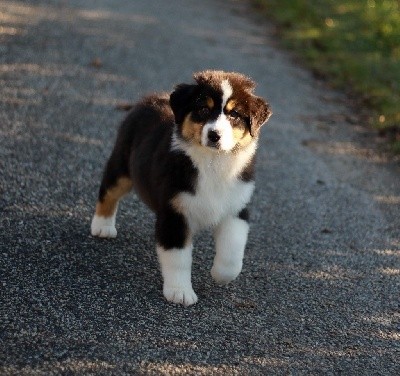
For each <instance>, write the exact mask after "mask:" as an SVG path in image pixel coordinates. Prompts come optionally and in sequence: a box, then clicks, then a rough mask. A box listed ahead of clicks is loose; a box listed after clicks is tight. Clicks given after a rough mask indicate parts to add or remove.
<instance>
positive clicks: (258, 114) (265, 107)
mask: <svg viewBox="0 0 400 376" xmlns="http://www.w3.org/2000/svg"><path fill="white" fill-rule="evenodd" d="M271 115H272V111H271V107H270V106H269V104H268V103H267V102H266V101H265V100H264V99H262V98H260V97H254V98H253V100H252V104H251V115H250V134H251V135H252V136H253V137H257V136H258V133H259V132H260V128H261V126H262V125H263V124H264V123H265V122H266V121H267V120H268V119H269V117H270V116H271Z"/></svg>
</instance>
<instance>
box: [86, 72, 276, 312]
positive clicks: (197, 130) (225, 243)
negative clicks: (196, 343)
mask: <svg viewBox="0 0 400 376" xmlns="http://www.w3.org/2000/svg"><path fill="white" fill-rule="evenodd" d="M194 80H195V83H193V84H180V85H178V86H176V88H175V90H174V91H173V92H172V93H171V94H170V95H166V94H164V95H152V96H148V97H146V98H144V99H143V100H142V101H141V102H139V103H138V104H136V105H135V106H134V107H133V109H132V110H131V111H130V113H129V114H128V116H127V117H126V119H125V120H124V121H123V122H122V124H121V127H120V129H119V133H118V136H117V140H116V143H115V146H114V149H113V152H112V154H111V157H110V158H109V160H108V163H107V165H106V168H105V171H104V175H103V180H102V182H101V186H100V191H99V196H98V201H97V204H96V212H95V215H94V217H93V220H92V225H91V233H92V235H93V236H99V237H102V238H113V237H115V236H116V235H117V230H116V229H115V218H116V214H117V207H118V202H119V200H120V199H121V197H123V196H124V195H125V194H127V193H128V192H129V191H130V190H131V189H132V188H134V190H135V191H136V193H137V194H138V195H139V197H141V199H142V200H143V201H144V202H145V203H146V204H147V206H148V207H149V208H150V209H151V210H153V211H154V213H155V214H156V225H155V236H156V249H157V254H158V259H159V262H160V266H161V272H162V276H163V281H164V285H163V292H164V297H165V298H166V299H167V300H168V301H170V302H173V303H180V304H184V305H186V306H188V305H191V304H194V303H196V302H197V296H196V293H195V292H194V290H193V288H192V282H191V264H192V249H193V244H192V239H193V235H194V234H195V233H196V232H198V231H199V230H201V229H205V228H213V230H214V238H215V248H216V254H215V258H214V263H213V266H212V269H211V275H212V277H213V278H214V280H215V281H216V282H217V283H218V284H226V283H228V282H230V281H232V280H234V279H235V278H236V277H237V276H238V275H239V273H240V271H241V269H242V262H243V253H244V249H245V245H246V241H247V233H248V230H249V225H248V218H249V212H248V209H247V205H248V203H249V201H250V198H251V195H252V193H253V190H254V156H255V152H256V148H257V140H258V136H259V132H260V127H261V126H262V125H263V124H264V123H265V122H266V121H267V120H268V118H269V116H270V115H271V110H270V107H269V105H268V104H267V103H266V102H265V101H264V100H263V99H262V98H260V97H257V96H255V95H254V94H253V91H254V87H255V84H254V82H253V81H251V80H250V79H249V78H248V77H246V76H244V75H242V74H239V73H228V72H223V71H210V70H208V71H204V72H199V73H196V74H194Z"/></svg>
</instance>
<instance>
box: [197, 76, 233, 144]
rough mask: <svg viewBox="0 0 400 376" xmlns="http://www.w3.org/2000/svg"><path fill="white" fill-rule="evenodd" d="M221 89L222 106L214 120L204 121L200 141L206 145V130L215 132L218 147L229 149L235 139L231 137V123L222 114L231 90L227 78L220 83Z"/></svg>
mask: <svg viewBox="0 0 400 376" xmlns="http://www.w3.org/2000/svg"><path fill="white" fill-rule="evenodd" d="M221 89H222V106H221V113H220V114H219V116H218V118H217V119H216V120H213V121H210V122H208V123H206V124H205V125H204V127H203V130H202V134H201V143H202V145H203V146H207V145H208V132H209V131H215V132H217V133H218V134H219V135H220V137H221V139H220V140H219V149H220V150H224V151H229V150H231V149H232V148H233V147H234V146H235V144H236V143H235V140H234V138H233V131H232V125H231V123H230V121H229V119H228V118H227V117H226V115H225V114H224V108H225V106H226V102H227V101H228V99H229V98H230V97H231V96H232V93H233V90H232V86H231V85H230V84H229V81H228V80H224V81H222V83H221Z"/></svg>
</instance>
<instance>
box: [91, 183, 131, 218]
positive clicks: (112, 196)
mask: <svg viewBox="0 0 400 376" xmlns="http://www.w3.org/2000/svg"><path fill="white" fill-rule="evenodd" d="M132 186H133V184H132V180H131V179H129V178H127V177H122V178H119V179H118V181H117V184H116V185H115V186H113V187H112V188H110V189H109V190H108V191H107V192H106V194H105V195H104V197H103V199H102V200H101V201H98V202H97V204H96V214H97V215H98V216H101V217H111V216H112V215H113V214H114V212H115V210H116V208H117V204H118V201H119V200H120V199H121V198H122V196H124V195H125V194H127V193H128V192H129V191H130V190H131V189H132Z"/></svg>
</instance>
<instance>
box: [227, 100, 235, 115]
mask: <svg viewBox="0 0 400 376" xmlns="http://www.w3.org/2000/svg"><path fill="white" fill-rule="evenodd" d="M235 106H236V101H235V100H234V99H230V100H229V101H228V103H227V104H226V106H225V110H226V111H227V112H229V111H232V110H233V109H234V107H235Z"/></svg>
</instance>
